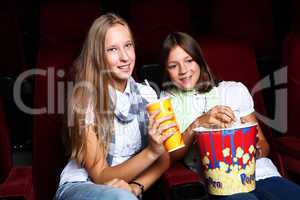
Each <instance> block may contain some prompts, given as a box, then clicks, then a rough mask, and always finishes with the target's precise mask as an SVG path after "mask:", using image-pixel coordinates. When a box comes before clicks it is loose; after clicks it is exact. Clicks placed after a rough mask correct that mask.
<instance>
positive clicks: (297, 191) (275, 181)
mask: <svg viewBox="0 0 300 200" xmlns="http://www.w3.org/2000/svg"><path fill="white" fill-rule="evenodd" d="M295 197H296V198H298V197H300V186H299V185H297V184H295V183H293V182H291V181H289V180H287V179H285V178H281V177H271V178H267V179H263V180H259V181H256V189H255V190H254V191H253V192H250V193H239V194H234V195H230V196H213V197H212V198H211V199H217V200H294V199H295Z"/></svg>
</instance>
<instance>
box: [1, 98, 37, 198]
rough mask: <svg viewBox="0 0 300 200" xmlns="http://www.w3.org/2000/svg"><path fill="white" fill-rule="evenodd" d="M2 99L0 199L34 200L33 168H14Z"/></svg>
mask: <svg viewBox="0 0 300 200" xmlns="http://www.w3.org/2000/svg"><path fill="white" fill-rule="evenodd" d="M4 115H5V113H4V109H3V102H2V98H0V161H1V162H0V163H1V164H0V178H1V179H0V199H1V198H6V197H22V198H25V199H26V200H33V199H34V193H33V185H32V170H31V167H13V163H12V154H11V147H10V144H9V136H8V134H9V132H8V129H7V127H6V120H5V116H4Z"/></svg>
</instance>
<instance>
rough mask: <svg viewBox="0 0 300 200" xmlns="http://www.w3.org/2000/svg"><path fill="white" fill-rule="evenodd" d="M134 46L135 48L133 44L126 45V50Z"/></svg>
mask: <svg viewBox="0 0 300 200" xmlns="http://www.w3.org/2000/svg"><path fill="white" fill-rule="evenodd" d="M132 46H133V44H132V43H128V44H126V45H125V47H126V48H130V47H132Z"/></svg>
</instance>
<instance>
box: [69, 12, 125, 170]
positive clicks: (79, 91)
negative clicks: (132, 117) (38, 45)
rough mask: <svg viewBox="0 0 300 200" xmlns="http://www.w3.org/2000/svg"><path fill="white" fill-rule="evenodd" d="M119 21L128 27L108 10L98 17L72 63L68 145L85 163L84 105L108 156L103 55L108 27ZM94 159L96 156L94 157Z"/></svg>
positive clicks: (109, 113)
mask: <svg viewBox="0 0 300 200" xmlns="http://www.w3.org/2000/svg"><path fill="white" fill-rule="evenodd" d="M116 24H120V25H122V26H124V27H126V28H127V29H128V30H129V32H130V33H131V31H130V28H129V26H128V24H127V23H126V22H125V20H124V19H122V18H121V17H119V16H117V15H115V14H113V13H107V14H105V15H102V16H100V17H99V18H97V19H96V20H95V21H94V22H93V24H92V26H91V27H90V29H89V32H88V35H87V37H86V39H85V42H84V45H83V48H82V50H81V53H80V55H79V57H78V58H77V59H76V60H75V62H74V75H75V77H74V78H75V87H74V90H73V94H72V96H71V98H70V101H69V106H70V107H69V113H68V118H69V120H68V121H69V126H70V129H69V135H68V139H69V141H68V145H69V151H70V154H71V158H72V159H75V160H76V161H77V162H78V163H80V164H84V155H85V154H86V149H87V143H86V133H87V128H90V126H87V125H86V124H85V119H86V112H87V108H88V107H89V108H92V113H93V114H94V116H95V120H94V124H93V125H92V128H93V130H94V131H95V133H96V134H97V138H98V140H99V144H100V145H102V146H103V147H104V148H103V149H104V152H103V153H104V155H105V156H107V152H108V148H109V143H110V140H111V136H112V134H113V132H114V130H113V120H114V117H113V111H114V105H112V104H113V103H112V101H111V100H110V97H109V84H112V76H111V73H110V72H109V69H108V67H107V62H106V59H105V58H106V55H105V37H106V33H107V31H108V29H109V28H111V27H112V26H114V25H116ZM95 159H96V158H95Z"/></svg>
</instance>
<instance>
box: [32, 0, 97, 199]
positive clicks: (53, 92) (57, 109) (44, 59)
mask: <svg viewBox="0 0 300 200" xmlns="http://www.w3.org/2000/svg"><path fill="white" fill-rule="evenodd" d="M100 13H101V8H100V4H99V3H98V2H97V1H75V2H73V1H72V2H71V1H70V2H68V1H65V2H60V1H57V2H56V1H53V2H49V3H46V4H42V5H41V20H40V32H41V41H40V47H39V52H38V57H37V70H39V72H41V74H37V75H35V93H34V108H44V111H43V112H42V114H39V115H35V116H34V119H33V136H32V137H33V180H34V186H35V191H36V196H37V199H43V200H50V199H53V197H54V195H55V192H56V189H57V187H58V181H59V175H60V173H61V171H62V168H63V167H64V165H65V164H66V159H67V158H66V157H65V149H64V147H63V142H62V133H63V132H64V126H63V121H64V120H63V118H64V117H63V116H64V113H65V111H66V108H65V106H66V105H67V103H66V102H65V101H66V95H67V92H68V91H69V90H70V88H68V83H70V84H72V83H71V82H67V79H68V75H69V71H70V70H69V69H70V68H71V67H72V64H73V61H74V60H75V59H76V58H77V56H79V53H80V50H81V46H82V45H83V41H84V38H85V36H86V34H87V32H88V29H89V27H90V26H91V24H92V22H93V21H94V20H95V19H96V18H98V17H99V16H100V15H101V14H100Z"/></svg>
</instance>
